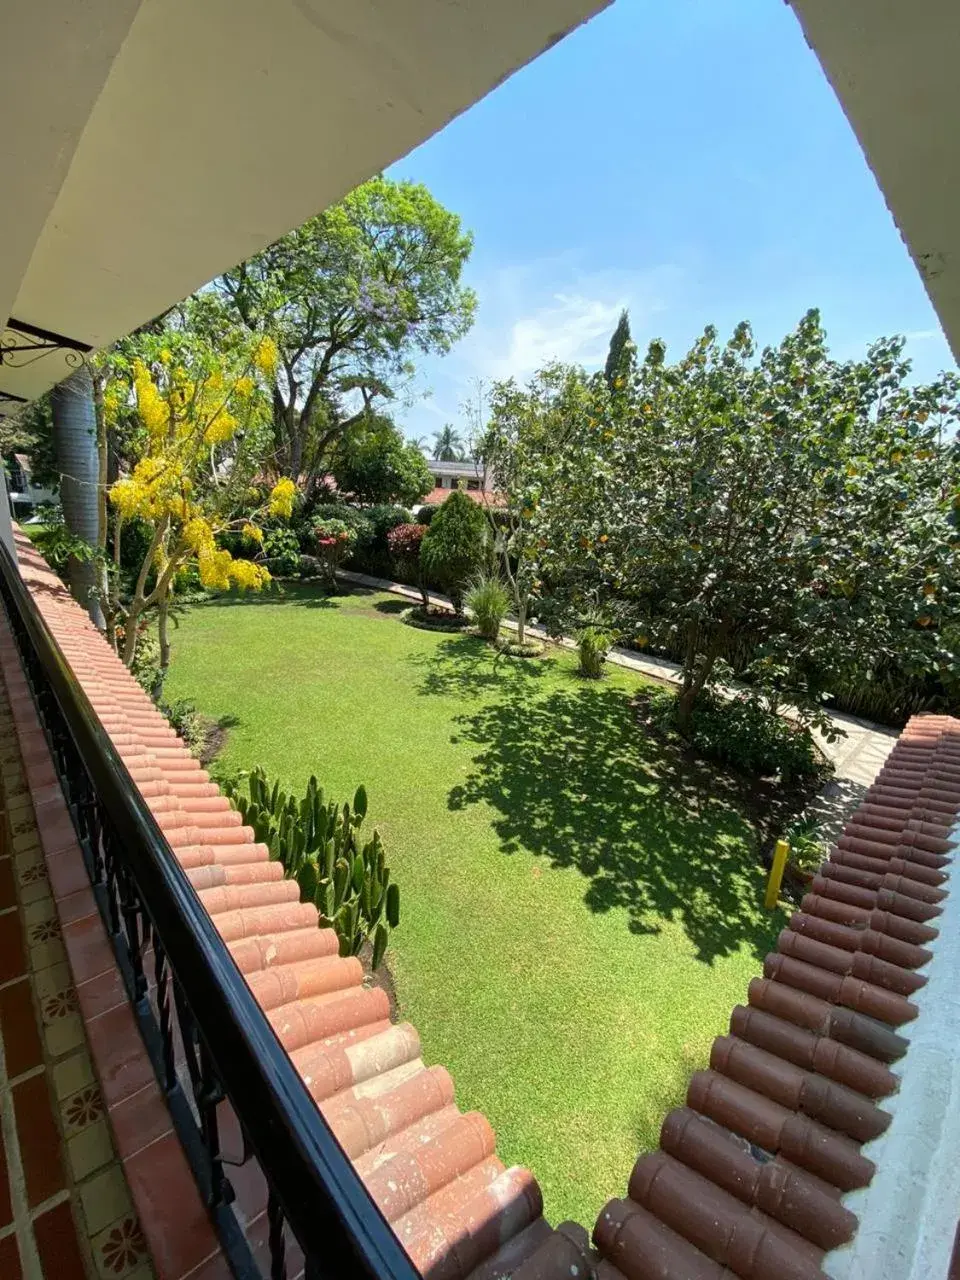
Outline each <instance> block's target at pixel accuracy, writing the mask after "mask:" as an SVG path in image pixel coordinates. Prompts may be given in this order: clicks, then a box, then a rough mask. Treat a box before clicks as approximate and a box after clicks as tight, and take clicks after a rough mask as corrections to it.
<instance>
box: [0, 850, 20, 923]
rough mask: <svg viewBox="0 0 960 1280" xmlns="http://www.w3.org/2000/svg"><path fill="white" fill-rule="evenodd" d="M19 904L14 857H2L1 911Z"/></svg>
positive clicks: (0, 877)
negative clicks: (14, 872) (14, 873)
mask: <svg viewBox="0 0 960 1280" xmlns="http://www.w3.org/2000/svg"><path fill="white" fill-rule="evenodd" d="M16 905H17V884H16V880H15V879H14V875H13V859H12V858H3V859H0V911H6V909H7V908H8V907H15V906H16Z"/></svg>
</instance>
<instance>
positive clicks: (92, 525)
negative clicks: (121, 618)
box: [52, 364, 104, 630]
mask: <svg viewBox="0 0 960 1280" xmlns="http://www.w3.org/2000/svg"><path fill="white" fill-rule="evenodd" d="M52 405H53V448H54V455H55V457H56V464H57V470H58V471H59V472H60V504H61V506H62V508H63V518H64V522H65V523H66V526H67V528H68V529H69V531H70V532H71V533H72V534H73V535H74V536H75V537H77V538H82V539H83V540H84V542H86V543H89V545H90V547H91V548H94V549H95V548H96V547H97V546H98V545H99V540H100V511H99V503H98V499H97V493H98V489H97V485H98V483H99V479H100V462H99V457H98V450H97V422H96V413H95V409H94V403H93V376H92V374H91V372H90V368H89V366H88V365H86V364H84V365H81V367H80V368H79V369H78V370H77V371H76V373H73V374H71V376H70V377H69V378H67V379H65V380H64V381H63V382H61V383H60V384H59V386H56V387H54V389H53V396H52ZM67 581H68V583H69V586H70V593H71V595H72V596H73V598H74V599H75V600H77V601H78V602H79V603H80V604H82V605H83V606H84V607H85V608H86V610H87V612H88V613H89V614H90V617H91V619H92V621H93V622H94V624H95V625H96V626H98V627H100V628H101V630H102V629H103V625H104V621H103V611H102V609H101V607H100V601H99V599H98V598H97V594H96V590H97V587H98V582H97V566H96V562H95V561H94V560H79V559H77V558H76V557H75V556H71V557H70V559H69V561H68V562H67Z"/></svg>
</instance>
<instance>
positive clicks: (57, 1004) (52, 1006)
mask: <svg viewBox="0 0 960 1280" xmlns="http://www.w3.org/2000/svg"><path fill="white" fill-rule="evenodd" d="M54 967H55V968H56V967H58V966H54ZM79 1008H80V1002H79V1001H78V1000H77V992H76V988H74V987H64V988H63V990H62V991H55V992H54V993H53V995H49V996H44V998H43V1001H42V1002H41V1005H40V1010H41V1012H42V1014H43V1020H44V1022H45V1023H47V1024H48V1025H49V1024H50V1023H51V1022H55V1021H56V1020H57V1019H58V1018H66V1017H67V1015H68V1014H71V1013H76V1012H77V1010H78V1009H79Z"/></svg>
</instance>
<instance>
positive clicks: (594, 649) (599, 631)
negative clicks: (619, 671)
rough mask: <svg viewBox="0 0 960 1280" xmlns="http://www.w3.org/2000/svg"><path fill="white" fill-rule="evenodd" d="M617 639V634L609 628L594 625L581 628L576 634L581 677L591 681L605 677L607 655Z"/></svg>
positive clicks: (590, 624)
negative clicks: (604, 665)
mask: <svg viewBox="0 0 960 1280" xmlns="http://www.w3.org/2000/svg"><path fill="white" fill-rule="evenodd" d="M616 639H617V633H616V632H615V631H612V630H611V629H610V628H609V627H603V626H598V625H596V624H593V623H588V624H587V625H586V626H583V627H580V628H579V629H578V631H577V633H576V641H577V655H578V656H579V658H580V668H579V672H580V675H582V676H586V677H587V679H589V680H599V679H600V677H601V676H602V675H603V664H604V663H605V662H606V660H607V654H608V653H609V652H610V649H611V647H612V646H613V644H614V643H615V642H616Z"/></svg>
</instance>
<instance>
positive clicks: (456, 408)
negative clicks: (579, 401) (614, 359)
mask: <svg viewBox="0 0 960 1280" xmlns="http://www.w3.org/2000/svg"><path fill="white" fill-rule="evenodd" d="M686 277H687V272H685V271H684V270H683V269H682V268H680V267H678V266H673V265H669V264H665V265H661V266H656V267H651V268H649V269H647V270H643V271H612V270H603V271H589V270H584V269H582V268H581V267H580V266H579V264H578V263H577V262H576V260H575V258H574V257H573V255H570V254H564V255H560V256H557V257H552V258H544V259H541V260H537V261H533V262H529V263H525V264H522V265H516V266H511V267H505V268H500V269H498V270H496V271H494V272H492V273H490V274H489V275H487V276H485V277H481V278H480V279H476V278H475V279H474V280H472V281H471V284H472V285H473V287H474V288H475V289H476V291H477V294H478V297H479V309H478V315H477V320H476V323H475V325H474V327H473V329H472V330H471V331H470V333H469V334H468V335H467V337H466V338H464V339H463V341H462V342H460V343H458V344H457V346H456V347H455V348H454V350H453V351H452V352H451V354H450V355H449V356H446V357H444V358H443V359H442V360H431V361H429V362H428V365H427V367H426V368H425V369H424V370H423V376H422V377H421V378H418V380H417V381H418V383H419V388H420V391H421V393H423V392H427V389H428V388H429V392H427V394H428V395H429V398H421V399H420V400H419V402H418V403H417V404H415V405H413V406H411V409H410V411H409V412H408V413H406V414H405V415H404V417H405V419H406V421H405V423H404V426H405V429H406V430H407V432H408V434H410V435H413V436H415V435H419V434H421V433H424V432H430V431H433V430H436V425H437V424H439V423H442V422H448V421H453V422H459V421H460V420H461V418H462V416H463V415H462V413H461V411H460V410H461V406H462V405H463V403H464V402H465V401H467V400H470V399H472V398H473V397H474V396H475V395H476V386H477V382H478V381H480V382H483V383H487V382H490V381H492V380H494V379H498V378H508V377H514V378H516V379H517V380H518V381H524V380H526V379H528V378H529V377H530V376H531V375H532V374H533V373H535V372H536V370H537V369H539V368H541V367H542V366H543V365H544V364H547V363H548V362H549V361H552V360H560V361H564V362H569V363H574V364H582V365H585V366H586V367H587V368H596V367H598V366H599V365H600V364H602V363H603V360H604V357H605V355H606V352H607V346H608V343H609V341H610V335H611V334H612V333H613V330H614V328H615V326H616V323H617V319H618V317H619V315H620V312H621V310H622V309H623V308H624V307H626V308H628V310H629V312H630V325H631V329H632V331H633V335H634V338H635V339H636V340H637V342H638V343H639V344H640V345H645V343H646V342H647V340H648V339H649V338H650V337H651V336H652V331H653V327H654V326H653V321H654V317H657V316H660V315H661V314H662V313H664V312H667V311H670V310H672V309H673V308H674V306H675V305H676V303H677V300H678V295H679V294H681V293H682V292H683V290H684V284H685V281H686Z"/></svg>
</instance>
